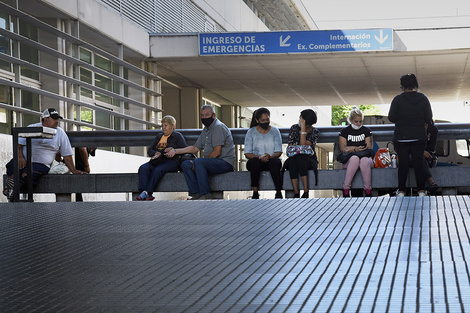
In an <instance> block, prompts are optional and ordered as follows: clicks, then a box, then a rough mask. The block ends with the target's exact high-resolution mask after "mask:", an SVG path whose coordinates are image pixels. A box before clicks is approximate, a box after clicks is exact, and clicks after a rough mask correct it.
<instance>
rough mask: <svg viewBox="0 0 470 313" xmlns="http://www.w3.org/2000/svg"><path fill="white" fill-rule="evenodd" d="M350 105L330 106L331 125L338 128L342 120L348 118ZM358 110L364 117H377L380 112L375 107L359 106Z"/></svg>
mask: <svg viewBox="0 0 470 313" xmlns="http://www.w3.org/2000/svg"><path fill="white" fill-rule="evenodd" d="M352 108H353V107H352V105H332V106H331V125H332V126H338V125H339V122H340V121H341V120H342V119H343V118H347V117H348V116H349V112H350V111H351V109H352ZM359 109H361V111H362V112H364V115H378V114H380V110H379V108H378V107H377V106H376V105H359Z"/></svg>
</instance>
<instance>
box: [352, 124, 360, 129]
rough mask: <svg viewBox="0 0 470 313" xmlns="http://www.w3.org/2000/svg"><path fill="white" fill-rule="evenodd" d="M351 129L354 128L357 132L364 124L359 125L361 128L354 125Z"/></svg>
mask: <svg viewBox="0 0 470 313" xmlns="http://www.w3.org/2000/svg"><path fill="white" fill-rule="evenodd" d="M351 127H352V128H353V129H355V130H358V129H360V128H361V127H362V124H361V125H359V126H356V125H354V124H351Z"/></svg>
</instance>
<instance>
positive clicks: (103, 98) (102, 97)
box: [95, 92, 113, 104]
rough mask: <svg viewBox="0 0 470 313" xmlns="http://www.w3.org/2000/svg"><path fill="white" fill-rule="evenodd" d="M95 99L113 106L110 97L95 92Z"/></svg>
mask: <svg viewBox="0 0 470 313" xmlns="http://www.w3.org/2000/svg"><path fill="white" fill-rule="evenodd" d="M95 99H96V100H98V101H101V102H104V103H109V104H113V99H112V98H111V97H110V96H107V95H104V94H102V93H99V92H95Z"/></svg>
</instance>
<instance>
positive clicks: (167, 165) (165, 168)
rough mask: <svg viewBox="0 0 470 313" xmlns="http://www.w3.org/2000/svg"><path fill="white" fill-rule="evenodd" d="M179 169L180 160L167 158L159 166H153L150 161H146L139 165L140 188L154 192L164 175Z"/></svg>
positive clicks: (150, 192)
mask: <svg viewBox="0 0 470 313" xmlns="http://www.w3.org/2000/svg"><path fill="white" fill-rule="evenodd" d="M177 171H178V162H176V161H175V160H166V161H165V162H163V163H161V164H158V165H157V166H153V165H152V164H150V163H148V162H147V163H144V164H142V165H141V166H140V167H139V190H145V191H147V192H148V193H149V194H152V193H153V191H154V190H155V186H157V183H158V181H159V180H160V178H162V177H163V175H165V174H166V173H168V172H177Z"/></svg>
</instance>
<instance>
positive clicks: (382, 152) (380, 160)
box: [374, 148, 392, 168]
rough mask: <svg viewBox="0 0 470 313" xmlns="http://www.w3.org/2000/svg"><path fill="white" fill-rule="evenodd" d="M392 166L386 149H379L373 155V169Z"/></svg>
mask: <svg viewBox="0 0 470 313" xmlns="http://www.w3.org/2000/svg"><path fill="white" fill-rule="evenodd" d="M391 165H392V158H391V157H390V152H389V151H388V149H387V148H381V149H379V150H378V151H377V153H376V154H375V159H374V167H375V168H387V167H390V166H391Z"/></svg>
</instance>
